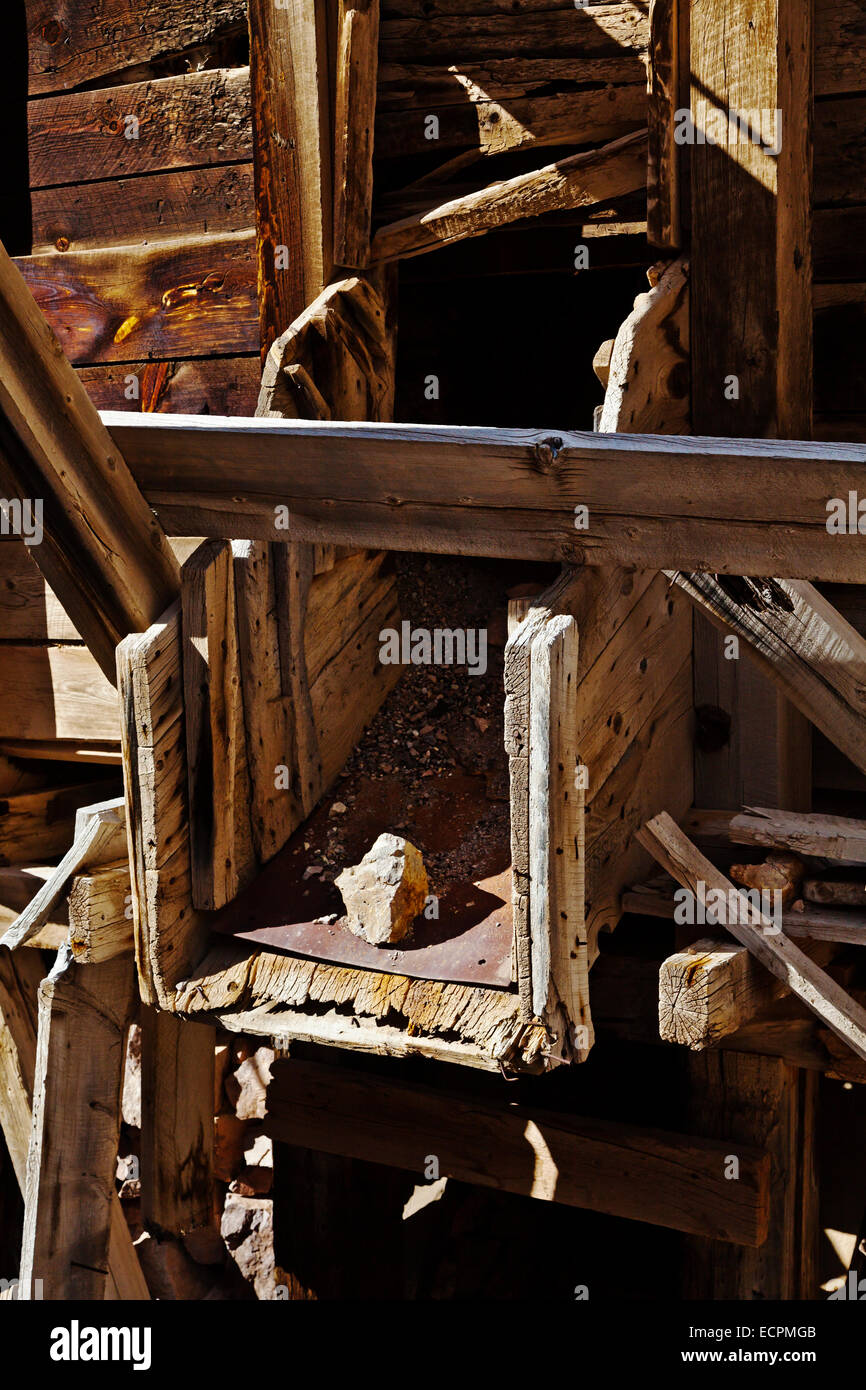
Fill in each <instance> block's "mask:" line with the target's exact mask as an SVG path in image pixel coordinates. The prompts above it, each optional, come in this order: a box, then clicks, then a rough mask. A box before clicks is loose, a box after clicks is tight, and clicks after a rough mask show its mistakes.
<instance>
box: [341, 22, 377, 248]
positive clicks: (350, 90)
mask: <svg viewBox="0 0 866 1390" xmlns="http://www.w3.org/2000/svg"><path fill="white" fill-rule="evenodd" d="M378 64H379V0H340V10H339V19H338V32H337V96H336V103H335V106H336V111H335V116H334V127H335V129H334V146H335V152H334V262H335V264H336V265H345V266H360V267H363V266H365V265H366V264H367V261H368V259H369V255H370V220H371V215H372V210H373V130H374V124H375V119H376V78H377V75H378Z"/></svg>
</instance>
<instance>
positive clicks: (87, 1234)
mask: <svg viewBox="0 0 866 1390" xmlns="http://www.w3.org/2000/svg"><path fill="white" fill-rule="evenodd" d="M136 1003H137V996H136V992H135V971H134V967H133V964H132V960H131V958H130V957H129V956H126V957H121V958H119V959H117V960H114V961H108V962H106V963H104V964H102V965H92V966H86V967H85V966H79V965H75V964H74V963H73V962H72V957H71V954H70V953H69V952H68V949H66V948H64V949H63V950H61V951H60V953H59V955H58V959H57V964H56V965H55V967H54V969H53V970H52V972H51V974H50V975H49V976H47V977H46V979H45V980H44V981H43V983H42V984H41V985H40V987H39V1031H38V1045H37V1050H36V1069H35V1078H34V1084H33V1129H32V1133H31V1138H30V1146H29V1150H28V1155H27V1177H26V1184H25V1193H24V1239H23V1243H22V1251H21V1281H22V1285H23V1287H24V1288H25V1289H28V1288H29V1287H31V1281H32V1280H33V1279H40V1280H42V1284H43V1297H45V1298H47V1299H55V1300H60V1299H69V1298H83V1299H103V1298H105V1297H106V1294H107V1288H108V1283H109V1246H110V1238H111V1227H112V1207H113V1204H114V1202H115V1201H116V1200H117V1198H116V1194H115V1186H114V1174H115V1169H116V1166H117V1143H118V1138H119V1134H120V1119H121V1113H120V1097H121V1087H122V1084H123V1072H124V1060H125V1034H126V1030H127V1028H128V1026H129V1023H130V1022H131V1020H132V1018H133V1015H134V1009H135V1006H136ZM31 1296H32V1295H31Z"/></svg>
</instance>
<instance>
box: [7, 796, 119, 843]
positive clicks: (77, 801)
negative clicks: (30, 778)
mask: <svg viewBox="0 0 866 1390" xmlns="http://www.w3.org/2000/svg"><path fill="white" fill-rule="evenodd" d="M119 790H120V782H119V780H118V779H117V778H110V779H108V780H105V781H104V780H102V779H100V780H99V781H96V782H93V781H91V782H76V783H74V784H73V785H72V786H66V785H62V786H58V787H46V788H45V789H44V790H40V791H33V792H22V793H20V794H19V795H17V796H8V797H3V798H2V800H0V864H3V865H6V864H27V863H31V864H32V863H33V862H34V860H35V861H36V862H41V861H42V860H43V859H51V858H53V857H54V856H55V855H61V854H64V853H65V851H66V850H67V849H68V847H69V843H70V841H71V840H72V838H73V831H74V827H75V816H76V812H77V811H78V810H79V808H80V807H82V806H86V805H88V804H91V805H92V804H93V801H94V798H95V797H108V796H111V795H113V794H114V793H115V792H118V791H119Z"/></svg>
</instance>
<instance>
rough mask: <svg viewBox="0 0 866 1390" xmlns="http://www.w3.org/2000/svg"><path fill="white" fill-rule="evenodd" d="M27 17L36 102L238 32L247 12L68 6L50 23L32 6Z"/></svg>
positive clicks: (182, 2)
mask: <svg viewBox="0 0 866 1390" xmlns="http://www.w3.org/2000/svg"><path fill="white" fill-rule="evenodd" d="M27 10H28V20H29V24H28V34H27V52H28V58H29V61H30V95H31V96H35V95H36V94H37V93H39V92H56V91H59V90H62V89H63V88H65V87H80V86H82V85H83V84H84V83H85V82H89V83H93V82H96V81H98V80H99V78H100V77H105V76H107V75H108V74H109V73H115V72H118V71H120V70H121V69H123V68H128V67H134V66H136V65H137V64H140V63H152V62H154V61H156V60H158V59H160V58H165V57H170V56H172V55H175V54H179V53H182V52H183V51H184V50H185V49H195V48H199V47H204V46H206V45H208V44H212V43H213V42H214V41H215V40H217V39H219V38H221V37H223V36H224V35H226V34H234V33H238V32H239V31H241V30H242V29H243V26H244V22H245V11H246V5H245V4H244V0H161V3H160V4H159V5H157V6H152V5H142V4H139V3H136V4H129V3H128V0H95V3H94V0H67V2H66V3H65V4H64V5H63V7H62V10H61V11H59V12H58V13H57V14H56V15H55V14H54V13H53V12H52V17H51V18H50V19H48V20H46V18H45V16H46V13H48V11H46V9H45V7H44V6H43V5H40V4H38V3H32V0H29V3H28V5H27Z"/></svg>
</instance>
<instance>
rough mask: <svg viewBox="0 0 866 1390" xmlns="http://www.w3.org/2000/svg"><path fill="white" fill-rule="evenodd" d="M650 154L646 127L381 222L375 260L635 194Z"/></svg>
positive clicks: (416, 253)
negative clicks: (384, 223)
mask: <svg viewBox="0 0 866 1390" xmlns="http://www.w3.org/2000/svg"><path fill="white" fill-rule="evenodd" d="M646 159H647V136H646V131H638V132H636V133H635V134H632V135H626V136H623V137H622V138H621V139H619V140H614V141H612V142H611V143H610V144H608V145H603V146H602V147H601V148H600V149H598V150H590V151H589V152H587V153H585V154H575V155H569V156H568V157H567V158H565V159H561V160H558V161H557V162H556V163H555V164H548V165H546V166H545V167H544V168H542V169H535V170H533V172H532V173H529V174H518V175H516V177H514V178H512V179H506V180H504V181H503V182H501V183H493V184H490V185H489V187H487V188H482V189H480V190H479V191H478V192H477V193H470V194H467V195H466V197H464V198H458V199H455V200H454V201H453V202H450V203H444V204H442V205H441V206H440V207H435V208H432V209H431V210H430V211H429V212H425V213H421V214H419V215H417V216H414V217H406V218H404V219H403V220H402V221H400V222H393V223H391V224H390V225H389V226H385V227H381V228H380V229H379V231H378V232H377V233H376V235H375V236H374V238H373V247H372V251H371V260H372V261H390V260H398V259H401V258H403V257H406V256H419V255H422V254H423V253H424V252H425V251H433V250H436V248H437V247H440V246H448V245H449V244H451V243H452V242H456V241H462V240H463V239H464V238H465V237H470V236H480V235H482V234H483V233H484V232H489V231H492V230H493V229H494V228H496V227H502V226H505V225H506V224H507V223H509V222H516V221H519V220H521V219H523V218H525V217H538V216H540V215H541V214H542V213H547V212H558V211H562V210H563V209H572V208H581V207H591V206H592V205H593V204H594V203H602V202H605V201H606V200H608V199H610V198H617V197H619V196H620V195H621V194H623V193H631V192H633V191H634V190H635V189H637V188H642V187H643V186H644V184H645V182H646Z"/></svg>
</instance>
